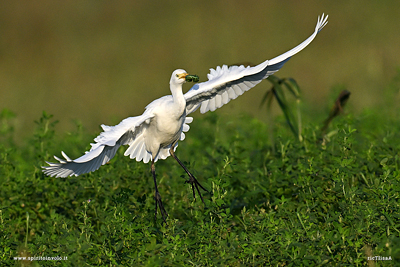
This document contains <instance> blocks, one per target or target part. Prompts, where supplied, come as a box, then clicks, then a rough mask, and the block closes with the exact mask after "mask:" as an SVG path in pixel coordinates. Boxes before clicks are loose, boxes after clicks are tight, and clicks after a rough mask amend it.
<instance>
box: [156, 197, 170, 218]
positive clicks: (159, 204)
mask: <svg viewBox="0 0 400 267" xmlns="http://www.w3.org/2000/svg"><path fill="white" fill-rule="evenodd" d="M154 200H155V202H156V214H155V221H157V209H160V213H161V216H162V218H163V221H164V223H167V221H166V219H167V217H168V213H167V212H166V211H165V209H164V205H163V203H162V201H161V196H160V193H159V192H158V191H156V194H155V196H154Z"/></svg>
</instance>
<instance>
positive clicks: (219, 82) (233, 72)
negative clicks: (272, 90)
mask: <svg viewBox="0 0 400 267" xmlns="http://www.w3.org/2000/svg"><path fill="white" fill-rule="evenodd" d="M327 19H328V16H326V17H325V16H324V14H322V17H321V18H320V17H318V22H317V26H316V27H315V31H314V33H313V34H312V35H311V36H310V37H308V38H307V39H306V40H305V41H304V42H302V43H301V44H299V45H298V46H296V47H295V48H293V49H291V50H289V51H288V52H286V53H284V54H282V55H280V56H278V57H275V58H273V59H271V60H266V61H264V62H263V63H261V64H259V65H257V66H255V67H244V66H243V65H242V66H231V67H228V66H226V65H223V66H222V68H221V67H217V68H216V69H215V70H214V69H210V73H209V74H208V75H207V78H208V81H207V82H203V83H198V84H195V85H194V86H193V87H192V88H191V89H190V90H189V91H188V92H187V93H186V94H185V99H186V113H187V114H189V113H191V112H194V111H195V110H196V109H197V108H198V107H199V106H200V105H201V108H200V112H201V113H205V112H207V111H209V110H211V111H214V110H215V109H217V108H220V107H221V106H222V105H225V104H226V103H228V102H229V101H230V100H231V99H235V98H236V97H238V96H240V95H241V94H243V93H244V92H245V91H248V90H249V89H251V88H252V87H254V86H256V85H257V84H258V83H260V82H261V81H262V80H263V79H266V78H267V77H268V76H270V75H271V74H273V73H275V72H277V71H278V70H279V69H280V68H282V66H283V65H284V64H285V63H286V61H288V60H289V59H290V57H291V56H293V55H295V54H296V53H298V52H299V51H301V50H302V49H303V48H305V47H306V46H307V45H308V44H310V43H311V41H312V40H313V39H314V38H315V36H316V35H317V34H318V32H319V31H320V30H321V29H322V28H323V27H324V26H325V25H326V24H327V23H328V21H327Z"/></svg>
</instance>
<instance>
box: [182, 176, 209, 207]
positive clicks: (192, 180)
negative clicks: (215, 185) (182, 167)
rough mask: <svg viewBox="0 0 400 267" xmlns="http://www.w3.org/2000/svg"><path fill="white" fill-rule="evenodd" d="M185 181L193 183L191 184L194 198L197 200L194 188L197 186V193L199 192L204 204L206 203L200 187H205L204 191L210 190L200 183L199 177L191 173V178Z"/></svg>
mask: <svg viewBox="0 0 400 267" xmlns="http://www.w3.org/2000/svg"><path fill="white" fill-rule="evenodd" d="M185 183H188V184H191V185H192V190H193V198H194V199H195V200H196V193H195V191H194V188H196V190H197V193H198V194H199V196H200V199H201V201H202V202H203V204H204V205H205V204H206V203H204V199H203V196H202V195H201V193H200V190H199V187H200V188H201V189H203V190H204V191H206V192H207V193H210V192H208V190H207V189H205V188H204V187H203V186H202V185H201V184H200V183H199V181H197V179H196V178H194V176H193V175H189V180H187V181H186V182H185Z"/></svg>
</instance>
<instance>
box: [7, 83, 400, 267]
mask: <svg viewBox="0 0 400 267" xmlns="http://www.w3.org/2000/svg"><path fill="white" fill-rule="evenodd" d="M398 90H399V84H398V79H397V80H396V79H395V80H394V81H393V82H392V83H391V84H390V86H388V87H387V88H386V90H385V92H386V94H387V97H388V102H387V103H388V105H386V106H385V107H380V108H379V109H378V108H377V109H369V110H365V111H364V112H362V113H361V114H360V115H353V114H351V112H348V114H346V115H343V116H339V117H337V118H335V119H334V120H333V121H332V122H331V125H330V126H329V129H328V130H327V134H326V135H325V136H324V137H322V135H321V126H322V124H323V118H326V116H327V115H328V112H327V113H325V114H321V115H319V116H317V115H311V112H307V111H306V110H304V109H305V108H304V106H303V108H302V109H303V111H302V120H303V124H302V137H303V140H302V142H300V141H299V140H298V138H297V137H295V136H294V135H293V133H292V131H291V130H290V128H289V127H288V125H287V123H286V119H285V117H284V116H280V117H277V118H275V120H274V122H273V125H274V127H273V136H274V142H273V143H272V142H271V141H270V140H269V138H268V134H267V133H268V131H269V130H268V129H269V126H268V125H266V124H265V123H264V122H261V121H259V120H258V119H255V118H252V117H250V116H244V115H243V116H239V117H223V116H221V115H218V112H215V113H209V114H205V115H204V116H202V117H200V118H198V119H196V120H195V121H194V123H192V125H191V130H190V131H189V133H188V135H187V138H186V140H185V141H184V142H182V143H180V146H179V149H178V150H177V154H178V155H179V157H180V158H181V159H184V160H186V161H187V162H185V163H186V164H187V166H188V167H189V168H190V170H192V171H193V173H194V174H195V175H196V176H197V178H198V179H199V181H200V182H201V183H202V184H203V185H205V186H206V187H207V188H208V189H209V190H211V191H212V192H213V195H212V196H210V195H207V194H205V195H204V197H205V202H206V207H204V206H203V204H202V203H201V201H200V200H199V199H198V200H197V201H194V200H193V196H192V192H191V187H190V185H188V184H185V183H184V181H185V179H186V175H185V173H184V171H183V170H182V169H181V168H180V166H179V165H178V164H176V163H175V161H174V160H173V159H171V158H168V159H167V160H165V161H159V162H158V163H157V171H158V181H159V189H160V193H161V195H162V197H163V202H164V205H165V208H166V209H167V211H168V213H169V217H168V219H167V225H161V222H162V220H161V217H160V216H159V219H158V221H157V222H156V223H155V222H154V205H155V204H154V199H153V194H154V187H153V186H154V185H153V181H152V179H151V173H150V171H149V166H148V164H147V165H146V164H143V163H137V162H136V161H134V160H130V159H129V158H127V157H124V156H123V149H120V151H119V152H118V153H117V156H116V157H115V158H114V159H113V160H112V161H111V162H110V164H107V165H106V166H103V167H102V168H100V169H99V170H98V171H96V172H94V173H90V174H87V175H83V176H80V177H71V178H67V179H56V178H50V177H46V176H44V175H43V174H42V172H41V169H40V166H42V165H43V164H44V161H45V160H51V156H52V154H57V155H58V154H59V151H60V150H61V149H64V150H65V152H66V153H67V154H68V155H71V156H79V155H81V153H82V152H83V151H85V150H87V149H88V148H89V143H90V142H91V141H92V139H93V138H94V137H95V135H96V134H97V133H93V134H89V133H87V132H86V131H85V130H84V129H83V128H82V126H81V125H80V123H76V130H75V131H74V132H69V133H66V134H61V135H57V134H56V133H55V131H54V127H55V124H56V121H55V120H54V119H53V118H52V116H50V115H48V114H46V113H43V116H42V117H41V118H40V119H39V120H37V121H36V130H35V132H34V133H33V134H32V136H31V137H30V138H29V140H28V141H27V142H26V144H25V145H20V146H17V145H16V144H14V142H13V121H14V120H15V116H14V114H13V113H12V112H11V111H8V110H3V111H2V113H1V118H0V123H1V125H0V132H1V137H0V138H1V145H0V160H1V165H0V176H1V183H0V203H1V206H0V235H1V236H0V261H1V263H2V265H14V264H17V265H19V264H21V265H25V266H28V265H30V266H54V265H57V266H85V265H88V266H89V265H101V266H135V265H140V266H143V265H144V266H269V265H270V266H315V265H326V266H343V265H347V266H367V265H369V266H371V265H370V264H373V265H374V266H392V265H395V264H396V262H399V261H400V213H399V212H398V211H399V197H400V196H399V193H400V170H399V166H400V154H399V151H400V141H399V140H400V121H399V120H398V117H399V111H398V109H397V108H396V109H394V108H393V107H394V106H395V105H394V100H392V102H390V99H395V98H394V94H395V93H396V92H398ZM336 96H337V94H336V93H335V97H336ZM333 100H334V99H333V98H332V102H331V103H329V105H327V107H328V106H331V105H332V104H333ZM351 101H353V99H351V98H350V102H349V103H351ZM314 114H315V112H314ZM18 256H20V257H23V256H25V257H29V256H31V257H40V256H42V257H56V256H59V257H61V258H64V257H67V260H59V261H32V262H25V261H16V260H14V259H13V258H14V257H18ZM372 256H381V257H390V258H391V259H392V260H389V261H376V262H371V261H368V260H367V258H368V257H372Z"/></svg>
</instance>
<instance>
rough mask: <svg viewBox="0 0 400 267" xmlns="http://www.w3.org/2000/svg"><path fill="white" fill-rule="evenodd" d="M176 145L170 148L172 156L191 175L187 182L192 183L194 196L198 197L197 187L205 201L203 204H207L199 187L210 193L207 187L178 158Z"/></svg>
mask: <svg viewBox="0 0 400 267" xmlns="http://www.w3.org/2000/svg"><path fill="white" fill-rule="evenodd" d="M174 145H175V144H173V145H172V146H171V148H170V149H169V152H170V154H171V156H172V157H173V158H174V159H175V160H176V161H177V162H178V163H179V165H181V167H182V168H183V169H184V170H185V172H186V173H187V175H188V176H189V180H187V181H186V183H189V184H191V185H192V190H193V198H194V199H196V194H195V191H194V188H196V190H197V193H198V194H199V196H200V198H201V201H202V202H203V204H205V203H204V200H203V196H202V195H201V193H200V190H199V187H200V188H201V189H203V190H204V191H206V192H207V193H209V192H208V190H207V189H205V188H204V187H203V186H202V185H201V184H200V183H199V182H198V181H197V179H196V178H195V177H194V176H193V174H191V173H190V171H189V170H188V169H187V168H186V166H185V165H183V163H182V162H181V161H180V160H179V159H178V157H177V156H176V155H175V152H174Z"/></svg>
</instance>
